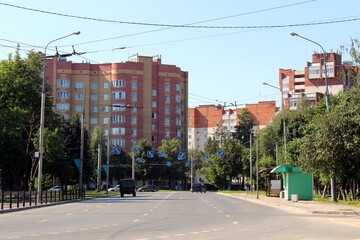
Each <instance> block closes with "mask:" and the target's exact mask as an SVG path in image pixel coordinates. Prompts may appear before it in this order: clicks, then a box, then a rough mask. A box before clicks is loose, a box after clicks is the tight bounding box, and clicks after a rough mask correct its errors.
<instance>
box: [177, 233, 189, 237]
mask: <svg viewBox="0 0 360 240" xmlns="http://www.w3.org/2000/svg"><path fill="white" fill-rule="evenodd" d="M185 235H186V234H184V233H179V234H176V235H174V237H182V236H185Z"/></svg>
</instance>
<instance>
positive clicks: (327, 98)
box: [290, 32, 337, 202]
mask: <svg viewBox="0 0 360 240" xmlns="http://www.w3.org/2000/svg"><path fill="white" fill-rule="evenodd" d="M290 35H291V36H294V37H299V38H302V39H304V40H306V41H309V42H312V43H314V44H316V45H318V46H319V47H320V48H321V50H322V52H323V54H324V68H325V104H326V110H327V111H329V108H330V106H331V102H330V95H329V87H328V76H327V66H326V58H327V54H326V52H325V49H324V48H323V46H322V45H321V44H320V43H318V42H315V41H313V40H311V39H309V38H306V37H303V36H301V35H299V34H297V33H294V32H292V33H290ZM321 65H322V63H321ZM332 175H333V173H332ZM330 186H331V201H334V202H336V201H337V199H336V181H335V176H331V177H330Z"/></svg>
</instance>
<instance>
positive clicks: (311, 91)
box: [279, 53, 357, 110]
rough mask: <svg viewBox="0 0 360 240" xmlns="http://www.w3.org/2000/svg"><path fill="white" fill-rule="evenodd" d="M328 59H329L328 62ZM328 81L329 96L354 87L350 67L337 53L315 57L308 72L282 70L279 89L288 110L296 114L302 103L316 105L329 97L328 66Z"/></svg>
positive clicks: (314, 55)
mask: <svg viewBox="0 0 360 240" xmlns="http://www.w3.org/2000/svg"><path fill="white" fill-rule="evenodd" d="M325 58H326V59H325ZM324 62H326V72H327V79H328V90H329V94H337V93H339V92H342V91H345V90H346V89H349V88H350V87H351V86H352V83H351V82H350V81H349V79H348V77H347V74H344V73H347V72H348V71H354V70H355V71H356V70H357V69H351V70H349V66H348V64H346V63H342V61H341V55H340V54H337V53H327V54H326V55H324V54H319V53H315V54H313V55H312V62H308V63H307V64H306V67H305V68H304V70H293V69H280V70H279V86H280V89H281V92H282V97H283V100H284V105H285V108H286V109H290V110H294V109H296V108H297V105H298V103H299V101H300V100H301V99H307V100H309V101H310V102H311V104H313V105H316V104H317V103H318V102H319V101H320V100H321V98H322V97H323V96H324V94H325V87H326V84H325V65H324Z"/></svg>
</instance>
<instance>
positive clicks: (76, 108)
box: [75, 105, 83, 112]
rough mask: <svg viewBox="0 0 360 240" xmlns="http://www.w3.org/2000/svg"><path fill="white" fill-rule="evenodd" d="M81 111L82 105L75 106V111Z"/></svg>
mask: <svg viewBox="0 0 360 240" xmlns="http://www.w3.org/2000/svg"><path fill="white" fill-rule="evenodd" d="M82 111H83V106H82V105H77V106H75V112H82Z"/></svg>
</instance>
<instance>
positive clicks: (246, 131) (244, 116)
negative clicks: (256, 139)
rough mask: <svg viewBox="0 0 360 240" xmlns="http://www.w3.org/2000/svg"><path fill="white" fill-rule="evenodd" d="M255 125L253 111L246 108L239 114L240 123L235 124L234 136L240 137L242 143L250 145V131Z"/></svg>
mask: <svg viewBox="0 0 360 240" xmlns="http://www.w3.org/2000/svg"><path fill="white" fill-rule="evenodd" d="M255 125H256V124H255V121H254V119H253V117H252V116H251V112H250V111H249V110H248V109H246V108H244V110H243V111H242V112H241V113H240V114H238V125H236V126H235V133H233V138H235V139H238V140H239V142H240V144H241V145H244V146H246V147H250V133H251V131H252V129H253V127H254V126H255Z"/></svg>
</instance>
